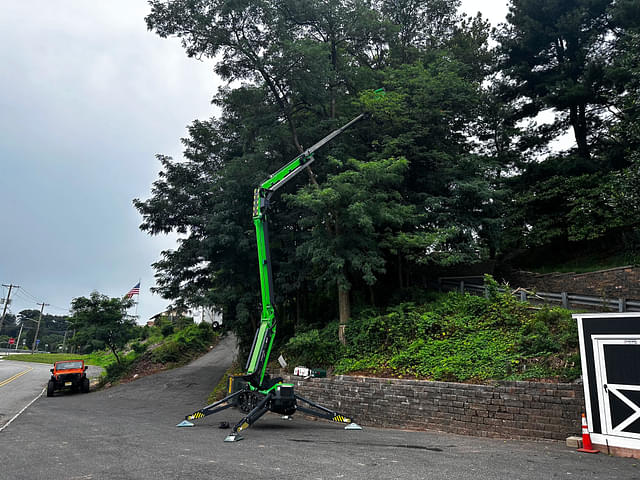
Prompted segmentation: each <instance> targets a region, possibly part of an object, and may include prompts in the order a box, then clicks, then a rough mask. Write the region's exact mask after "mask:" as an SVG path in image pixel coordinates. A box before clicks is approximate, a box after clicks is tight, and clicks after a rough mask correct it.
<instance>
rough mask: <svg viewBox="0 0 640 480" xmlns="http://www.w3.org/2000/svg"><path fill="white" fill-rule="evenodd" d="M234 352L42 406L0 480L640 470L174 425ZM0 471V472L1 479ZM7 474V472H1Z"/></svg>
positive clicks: (282, 431)
mask: <svg viewBox="0 0 640 480" xmlns="http://www.w3.org/2000/svg"><path fill="white" fill-rule="evenodd" d="M233 353H234V345H233V341H232V340H231V339H229V338H227V339H225V340H223V341H222V342H221V343H220V344H219V345H218V346H217V347H216V348H215V349H214V350H213V351H212V352H210V353H208V354H207V355H205V356H204V357H202V358H200V359H199V360H198V361H196V362H194V363H193V364H191V365H189V366H187V367H184V368H181V369H176V370H172V371H168V372H163V373H161V374H158V375H154V376H150V377H145V378H141V379H139V380H137V381H135V382H132V383H130V384H127V385H121V386H118V387H114V388H110V389H107V390H104V391H101V392H92V393H90V394H88V395H66V396H60V397H55V398H46V397H42V398H40V399H39V400H38V401H36V402H35V403H34V404H33V405H32V406H31V407H30V408H29V409H28V410H27V411H26V412H25V413H24V414H22V415H21V416H20V417H19V418H18V419H17V420H16V421H15V422H13V423H12V424H11V425H10V426H9V427H8V428H7V429H5V431H4V432H2V433H0V478H12V479H16V480H20V479H25V480H27V479H28V480H37V479H45V478H48V479H50V478H54V479H74V480H79V479H114V480H119V479H123V480H124V479H142V480H161V479H177V478H181V479H182V478H184V479H230V480H240V479H246V478H256V479H274V480H275V479H278V480H282V479H334V478H344V479H366V480H373V479H397V478H403V479H421V478H425V479H426V478H428V479H434V480H437V479H456V480H464V479H473V480H479V479H482V480H485V479H487V480H491V479H553V478H568V479H587V478H588V479H633V478H635V479H637V478H640V469H639V468H638V467H637V466H636V465H638V464H640V462H638V461H636V460H631V459H620V458H612V457H607V456H606V455H602V454H599V455H588V454H578V453H576V452H574V451H572V450H568V449H566V448H565V447H564V446H563V445H562V444H560V443H527V442H516V441H502V440H489V439H481V438H474V437H463V436H457V435H447V434H440V433H435V432H406V431H401V430H383V429H377V428H366V427H365V429H364V430H363V431H345V430H344V429H343V428H342V427H341V426H339V425H335V424H331V423H327V422H323V421H317V422H312V421H307V420H304V419H302V418H299V417H295V418H294V420H291V421H287V420H282V419H281V418H280V417H279V416H276V415H272V414H269V415H267V416H265V418H263V419H262V420H261V421H260V422H258V423H257V424H256V425H254V426H253V427H252V428H250V429H249V430H247V431H246V432H244V440H243V441H240V442H237V443H224V442H223V438H224V437H225V435H226V434H227V433H228V432H229V430H220V429H218V428H217V426H218V424H219V422H220V421H223V420H226V421H229V422H234V421H236V420H238V419H239V414H238V412H236V411H234V410H226V411H224V412H220V413H218V414H216V415H212V416H209V417H207V418H205V419H203V420H201V421H200V422H199V423H198V424H197V426H195V427H192V428H176V427H175V424H176V423H178V422H179V421H181V420H182V418H183V416H184V415H185V414H187V413H191V412H192V411H194V410H196V409H198V408H200V407H201V406H203V403H202V402H203V401H204V399H205V398H206V396H207V394H208V393H209V391H210V390H211V387H212V385H213V384H215V383H216V382H217V380H218V379H219V378H220V377H221V375H222V373H223V372H224V370H225V369H226V368H227V365H228V364H229V361H230V359H231V358H232V356H233ZM3 469H4V470H3ZM8 472H10V475H9V474H8Z"/></svg>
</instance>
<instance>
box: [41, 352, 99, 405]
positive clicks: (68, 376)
mask: <svg viewBox="0 0 640 480" xmlns="http://www.w3.org/2000/svg"><path fill="white" fill-rule="evenodd" d="M87 368H89V367H87V366H85V364H84V360H62V361H60V362H56V363H54V364H53V368H52V369H51V378H50V379H49V383H48V384H47V397H52V396H53V392H55V391H56V390H63V389H67V388H68V389H71V390H72V391H74V392H78V391H80V392H82V393H89V378H88V377H87V373H86V372H87Z"/></svg>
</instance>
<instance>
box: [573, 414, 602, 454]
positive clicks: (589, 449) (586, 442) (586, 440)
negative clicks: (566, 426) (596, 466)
mask: <svg viewBox="0 0 640 480" xmlns="http://www.w3.org/2000/svg"><path fill="white" fill-rule="evenodd" d="M578 451H579V452H584V453H600V451H599V450H594V448H593V445H591V436H590V435H589V428H588V427H587V417H585V416H584V413H583V414H582V448H579V449H578Z"/></svg>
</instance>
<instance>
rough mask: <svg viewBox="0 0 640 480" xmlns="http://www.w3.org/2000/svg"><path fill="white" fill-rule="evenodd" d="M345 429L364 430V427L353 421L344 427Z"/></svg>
mask: <svg viewBox="0 0 640 480" xmlns="http://www.w3.org/2000/svg"><path fill="white" fill-rule="evenodd" d="M344 429H345V430H362V427H361V426H360V425H358V424H357V423H353V422H351V423H350V424H349V425H347V426H346V427H344Z"/></svg>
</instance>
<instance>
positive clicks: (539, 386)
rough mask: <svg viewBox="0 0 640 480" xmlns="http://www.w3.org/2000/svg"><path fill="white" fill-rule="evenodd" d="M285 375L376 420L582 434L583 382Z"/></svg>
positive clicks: (306, 393)
mask: <svg viewBox="0 0 640 480" xmlns="http://www.w3.org/2000/svg"><path fill="white" fill-rule="evenodd" d="M285 377H286V381H288V382H291V383H294V384H295V386H296V393H297V394H298V395H301V396H303V397H306V398H308V399H309V400H311V401H313V402H317V403H319V404H321V405H324V406H326V407H328V408H331V409H335V410H336V411H338V412H340V413H343V414H345V415H350V416H352V417H353V418H354V419H355V421H356V422H358V423H361V424H363V425H371V426H380V427H394V428H406V429H416V430H438V431H444V432H449V433H457V434H462V435H478V436H482V437H501V438H513V439H539V440H564V439H565V438H566V437H568V436H570V435H579V434H580V425H581V423H580V419H581V417H580V415H581V413H582V412H583V411H584V393H583V388H582V385H579V384H562V383H560V384H554V383H537V382H499V383H497V384H496V385H468V384H461V383H447V382H429V381H422V380H401V379H384V378H368V377H351V376H346V375H340V376H336V377H329V378H309V379H300V377H293V376H285Z"/></svg>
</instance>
